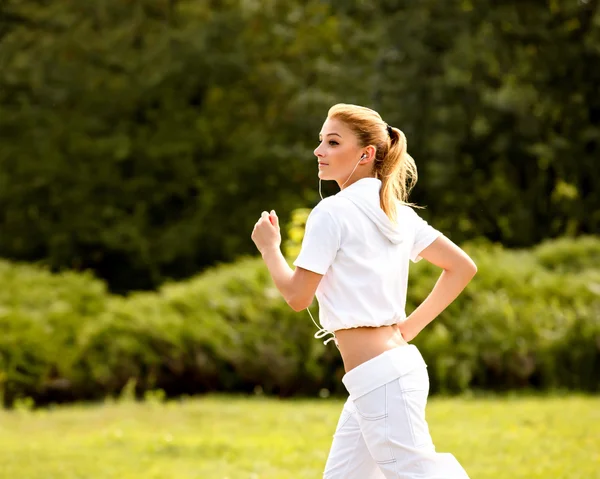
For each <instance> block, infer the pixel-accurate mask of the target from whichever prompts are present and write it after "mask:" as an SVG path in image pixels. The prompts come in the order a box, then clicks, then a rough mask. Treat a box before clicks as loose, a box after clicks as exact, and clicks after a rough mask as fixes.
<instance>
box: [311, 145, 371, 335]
mask: <svg viewBox="0 0 600 479" xmlns="http://www.w3.org/2000/svg"><path fill="white" fill-rule="evenodd" d="M363 159H364V155H363V156H361V157H360V160H358V163H356V165H354V169H353V170H352V173H350V176H348V179H347V180H346V181H344V184H343V185H342V188H341V189H343V188H344V186H346V183H348V181H349V180H350V178H352V175H353V174H354V172H355V171H356V168H358V165H359V164H360V162H361V161H362V160H363ZM319 196H320V197H321V199H324V198H323V194H322V193H321V178H319ZM306 311H308V314H309V316H310V319H312V322H313V323H314V325H315V326H316V327H317V328H319V330H318V331H317V332H316V333H315V338H316V339H321V338H323V337H325V336H327V335H328V334H331V337H330V338H328V339H326V340H325V341H323V344H327V343H328V342H329V341H335V345H336V346H337V339H336V337H335V333H333V332H331V331H328V330H326V329H325V328H322V327H320V326H319V325H318V324H317V322H316V321H315V318H313V315H312V313H311V312H310V309H308V308H306Z"/></svg>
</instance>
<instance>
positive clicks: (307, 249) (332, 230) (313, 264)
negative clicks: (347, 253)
mask: <svg viewBox="0 0 600 479" xmlns="http://www.w3.org/2000/svg"><path fill="white" fill-rule="evenodd" d="M340 238H341V234H340V228H339V226H338V224H337V222H336V221H335V220H334V218H333V216H332V215H331V213H330V212H329V211H327V210H326V209H325V208H322V207H320V204H319V205H317V206H316V207H315V208H314V209H313V210H312V211H311V213H310V215H309V216H308V219H307V220H306V229H305V232H304V239H303V240H302V247H301V249H300V254H299V255H298V257H297V258H296V261H294V266H298V267H300V268H304V269H307V270H309V271H312V272H314V273H318V274H325V273H326V272H327V270H328V269H329V267H330V266H331V264H332V263H333V260H334V259H335V256H336V254H337V252H338V250H339V249H340Z"/></svg>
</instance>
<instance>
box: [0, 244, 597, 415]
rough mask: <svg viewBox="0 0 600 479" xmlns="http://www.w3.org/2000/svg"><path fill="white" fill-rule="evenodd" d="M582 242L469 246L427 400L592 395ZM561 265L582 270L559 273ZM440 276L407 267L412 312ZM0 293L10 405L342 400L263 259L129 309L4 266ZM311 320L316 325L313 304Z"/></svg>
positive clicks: (443, 320) (86, 278)
mask: <svg viewBox="0 0 600 479" xmlns="http://www.w3.org/2000/svg"><path fill="white" fill-rule="evenodd" d="M585 241H586V242H587V243H585V244H586V246H585V247H582V246H581V244H582V243H581V242H577V240H576V241H573V244H569V242H568V241H565V240H559V241H557V242H555V243H552V242H548V243H546V244H544V245H542V246H540V247H538V248H536V249H534V250H533V251H522V250H521V251H511V250H506V249H503V248H502V247H500V246H498V245H491V244H487V243H478V244H471V245H466V246H465V249H466V250H467V251H468V253H469V254H470V255H471V256H472V257H473V258H474V259H475V261H476V263H477V265H478V269H479V272H478V274H477V276H476V277H475V279H474V280H473V281H472V283H471V284H470V285H469V286H468V287H467V289H466V290H465V291H464V292H463V294H461V295H460V296H459V298H458V299H457V300H456V301H454V302H453V303H452V304H451V305H450V307H449V308H448V309H447V310H446V311H445V312H444V313H443V314H442V315H441V316H440V317H439V318H438V319H436V320H435V321H434V322H433V323H432V324H430V325H429V326H428V327H427V328H426V329H425V330H424V331H423V332H422V333H421V334H420V335H419V336H418V337H417V338H416V339H415V341H414V343H415V344H416V345H417V346H418V347H419V348H420V350H421V351H422V353H423V356H424V357H425V359H426V361H427V363H428V366H429V374H430V378H431V388H432V392H434V393H436V392H445V393H452V392H461V391H465V390H467V389H473V388H477V389H494V390H505V389H517V388H534V389H540V390H549V389H557V388H561V389H574V390H584V391H599V390H600V381H599V377H600V374H599V372H600V268H599V267H597V265H595V264H594V263H593V261H590V260H589V257H590V256H592V255H591V254H590V251H594V247H595V246H594V244H593V242H594V241H596V242H600V239H598V238H592V239H586V240H585ZM288 246H290V247H293V245H288ZM564 251H570V252H571V254H570V255H566V254H563V252H564ZM578 254H580V255H581V256H584V257H586V258H588V260H583V259H582V258H580V257H578V256H577V255H578ZM561 257H562V258H565V260H564V261H563V260H560V261H559V260H557V259H556V258H561ZM548 258H555V259H554V260H552V261H550V260H548ZM566 259H568V260H569V261H568V263H569V264H579V265H580V266H581V267H580V269H578V270H577V271H572V270H570V269H569V268H563V267H559V266H558V265H559V264H560V263H561V261H562V262H563V263H564V262H566ZM550 264H552V265H553V266H551V267H550V266H549V265H550ZM439 273H440V271H439V270H438V269H437V268H436V267H434V266H432V265H431V264H429V263H427V262H425V261H422V262H420V263H418V264H416V265H413V266H412V267H411V272H410V278H409V294H408V297H407V313H410V312H411V311H412V310H413V309H414V308H415V307H416V306H417V305H418V304H420V302H422V301H423V299H425V297H426V296H427V294H429V292H430V291H431V288H432V287H433V285H434V284H435V282H436V280H437V278H438V276H439ZM0 281H2V284H3V286H4V287H3V289H2V291H0V331H1V333H2V334H1V335H0V389H2V391H3V394H4V400H5V402H6V403H7V404H10V403H12V402H13V401H14V400H15V399H17V398H26V397H32V398H33V399H34V400H35V401H36V402H37V403H40V402H48V401H55V400H74V399H90V398H100V397H103V396H106V395H112V396H115V397H116V396H119V395H120V393H121V391H122V390H124V388H125V389H126V390H128V391H129V390H131V391H135V393H136V395H137V396H138V397H144V396H147V394H146V393H147V392H148V391H153V390H163V391H165V393H166V394H167V395H169V396H173V395H179V394H195V393H201V392H205V391H214V390H221V391H241V392H252V391H262V392H264V393H266V394H277V395H281V396H289V395H293V394H309V395H315V394H318V393H319V391H321V390H322V389H327V390H329V391H330V392H331V393H333V394H335V393H343V386H342V384H341V382H340V379H341V376H342V375H343V368H342V363H341V359H340V356H339V353H338V351H337V349H336V348H335V347H334V346H333V345H332V344H331V343H330V344H329V345H328V346H324V345H323V344H322V342H321V341H318V340H316V339H314V338H313V333H314V332H315V330H316V328H315V326H314V325H313V323H312V321H311V320H310V317H309V316H308V313H307V312H305V311H303V312H300V313H296V312H294V311H292V310H291V309H290V308H289V307H288V306H287V304H285V302H284V301H283V300H282V298H281V297H280V295H279V293H278V291H277V290H276V288H275V287H274V285H273V283H272V281H271V279H270V277H269V274H268V271H267V269H266V267H265V266H264V264H263V263H262V261H261V260H260V259H259V258H245V259H242V260H240V261H238V262H237V263H235V264H228V265H222V266H219V267H215V268H213V269H210V270H208V271H206V272H204V273H203V274H201V275H199V276H197V277H195V278H192V279H190V280H188V281H184V282H179V283H170V284H165V285H164V286H163V287H161V288H160V289H159V290H158V291H156V292H154V293H149V292H144V293H136V294H132V295H130V296H128V297H118V296H112V295H110V294H108V293H107V292H106V289H105V286H104V283H102V282H101V281H98V280H96V279H94V278H92V277H91V276H90V275H88V274H75V273H61V274H50V273H49V272H47V271H45V270H42V269H39V268H36V267H33V266H28V265H21V264H18V265H17V264H10V263H6V262H0ZM311 311H312V313H313V315H314V316H315V318H316V317H317V315H318V307H317V303H316V301H315V302H314V304H313V306H312V307H311ZM128 394H129V393H128Z"/></svg>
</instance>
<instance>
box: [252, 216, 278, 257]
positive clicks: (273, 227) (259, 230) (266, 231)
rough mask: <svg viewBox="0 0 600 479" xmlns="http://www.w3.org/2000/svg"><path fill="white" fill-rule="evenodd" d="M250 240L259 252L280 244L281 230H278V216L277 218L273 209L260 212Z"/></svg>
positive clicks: (262, 252)
mask: <svg viewBox="0 0 600 479" xmlns="http://www.w3.org/2000/svg"><path fill="white" fill-rule="evenodd" d="M252 241H254V244H255V245H256V247H257V248H258V251H260V253H261V254H264V253H265V251H267V250H269V249H271V248H273V249H275V248H277V249H279V247H280V246H281V232H280V230H279V218H277V214H276V213H275V210H271V213H267V212H266V211H263V212H262V214H261V215H260V219H259V220H258V221H257V222H256V224H255V225H254V229H253V230H252Z"/></svg>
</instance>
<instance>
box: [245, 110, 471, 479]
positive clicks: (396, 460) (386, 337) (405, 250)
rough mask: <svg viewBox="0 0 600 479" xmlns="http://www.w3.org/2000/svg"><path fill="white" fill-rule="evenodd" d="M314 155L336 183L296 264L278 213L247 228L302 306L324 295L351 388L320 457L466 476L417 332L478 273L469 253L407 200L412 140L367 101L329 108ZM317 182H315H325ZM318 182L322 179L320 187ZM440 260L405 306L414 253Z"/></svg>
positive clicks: (379, 474) (378, 468) (356, 471)
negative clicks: (434, 407)
mask: <svg viewBox="0 0 600 479" xmlns="http://www.w3.org/2000/svg"><path fill="white" fill-rule="evenodd" d="M319 140H320V142H319V146H318V147H317V148H316V150H315V152H314V153H315V155H316V157H317V159H318V163H319V179H320V180H334V181H336V182H337V183H338V185H339V186H340V190H341V191H340V192H339V193H337V194H336V195H333V196H331V197H328V198H326V199H324V200H323V201H321V202H320V203H319V204H318V205H317V206H316V207H315V208H314V209H313V210H312V212H311V214H310V215H309V217H308V220H307V223H306V232H305V236H304V240H303V242H302V248H301V251H300V254H299V255H298V258H297V259H296V261H295V262H294V266H295V267H296V268H295V270H292V269H291V268H290V267H289V266H288V264H287V263H286V261H285V259H284V257H283V255H282V254H281V251H280V244H281V236H280V233H279V221H278V219H277V215H276V213H275V211H271V212H270V213H267V212H266V211H265V212H263V213H262V216H261V218H260V219H259V220H258V222H257V223H256V225H255V227H254V231H253V232H252V239H253V241H254V242H255V244H256V246H257V248H258V249H259V251H260V252H261V254H262V256H263V259H264V261H265V263H266V265H267V267H268V269H269V272H270V273H271V276H272V278H273V281H274V282H275V285H276V286H277V288H278V289H279V291H280V292H281V294H282V295H283V297H284V298H285V300H286V301H287V303H288V304H289V305H290V306H291V307H292V308H293V309H294V310H295V311H301V310H303V309H305V308H308V307H309V305H310V304H311V302H312V300H313V297H314V296H315V294H316V296H317V300H318V301H319V313H320V314H319V319H320V322H321V325H322V329H321V330H319V331H318V332H317V334H316V335H315V336H316V337H322V336H323V335H327V334H330V335H331V337H330V338H329V339H328V340H327V341H325V342H326V343H327V342H328V341H331V340H333V341H335V343H336V345H337V346H338V349H339V351H340V354H341V356H342V360H343V363H344V369H345V372H346V374H345V375H344V377H343V378H342V382H343V383H344V386H345V387H346V389H347V390H348V392H349V397H348V400H347V401H346V403H345V405H344V408H343V410H342V413H341V417H340V419H339V422H338V425H337V428H336V432H335V434H334V439H333V444H332V446H331V450H330V453H329V457H328V460H327V464H326V466H325V472H324V476H323V477H325V478H326V479H334V478H335V479H338V478H339V479H371V478H403V479H407V478H411V479H412V478H415V479H416V478H423V479H425V478H427V479H454V478H468V476H467V474H466V472H465V471H464V469H463V468H462V467H461V466H460V464H459V463H458V462H457V461H456V459H455V458H454V456H452V455H451V454H441V453H437V452H436V451H435V448H434V445H433V443H432V440H431V436H430V434H429V429H428V426H427V422H426V420H425V405H426V402H427V395H428V393H429V378H428V375H427V369H426V367H427V366H426V364H425V362H424V361H423V358H422V356H421V354H420V353H419V351H418V349H417V348H416V347H415V346H414V345H409V344H408V343H407V342H408V341H411V340H412V339H414V338H415V336H417V334H419V333H420V332H421V331H422V330H423V329H424V328H425V327H426V326H427V325H428V324H429V323H430V322H431V321H433V320H434V318H436V317H437V316H438V315H439V314H440V313H441V312H442V311H443V310H444V309H445V308H446V307H447V306H448V305H449V304H450V303H451V302H452V301H453V300H454V299H455V298H456V297H457V296H458V295H459V294H460V292H461V291H462V290H463V289H464V288H465V287H466V285H467V284H468V283H469V281H470V280H471V279H472V278H473V276H474V275H475V273H476V272H477V267H476V266H475V264H474V263H473V261H472V260H471V259H470V258H469V256H467V254H466V253H465V252H464V251H463V250H461V249H460V248H459V247H458V246H456V245H455V244H454V243H452V241H450V240H449V239H448V238H446V237H445V236H443V235H442V234H441V233H440V232H439V231H437V230H435V229H434V228H432V227H431V226H430V225H428V224H427V223H426V222H425V221H424V220H422V219H421V218H420V217H419V216H418V215H417V213H416V212H415V211H414V209H413V208H412V207H411V206H410V205H409V203H408V202H407V201H408V194H409V192H410V189H411V188H412V186H413V185H414V183H415V182H416V179H417V169H416V166H415V163H414V161H413V159H412V158H411V157H410V155H409V154H408V153H407V151H406V138H405V136H404V134H403V133H402V132H401V131H400V130H399V129H397V128H392V127H390V126H389V125H387V124H386V123H385V122H384V121H383V120H382V119H381V117H380V116H379V114H378V113H377V112H375V111H373V110H370V109H368V108H364V107H360V106H355V105H345V104H339V105H335V106H334V107H332V108H331V109H330V110H329V113H328V116H327V119H326V121H325V123H324V124H323V128H322V130H321V134H320V138H319ZM319 186H320V183H319ZM319 191H320V188H319ZM421 258H425V259H426V260H427V261H429V262H431V263H433V264H434V265H436V266H439V267H440V268H442V270H443V271H442V273H441V276H440V278H439V280H438V281H437V283H436V285H435V287H434V288H433V290H432V291H431V293H430V295H429V296H428V297H427V299H425V301H423V303H422V304H421V305H420V306H419V307H418V308H416V309H415V310H414V311H413V312H412V314H410V315H409V316H408V317H406V316H405V312H404V309H405V303H406V289H407V282H408V266H409V259H410V260H412V261H413V262H417V261H419V260H420V259H421Z"/></svg>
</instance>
